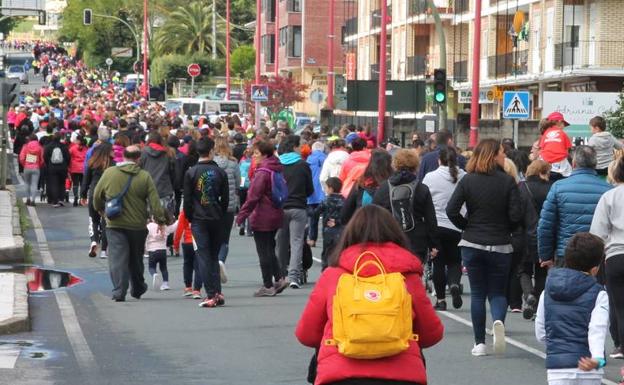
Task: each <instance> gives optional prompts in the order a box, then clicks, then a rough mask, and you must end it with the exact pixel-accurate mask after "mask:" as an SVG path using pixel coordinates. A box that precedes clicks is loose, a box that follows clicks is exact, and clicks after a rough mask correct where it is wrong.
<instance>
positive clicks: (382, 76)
mask: <svg viewBox="0 0 624 385" xmlns="http://www.w3.org/2000/svg"><path fill="white" fill-rule="evenodd" d="M387 24H388V6H387V0H381V36H380V37H379V45H380V47H379V92H378V94H379V102H378V105H377V110H378V113H377V143H381V142H383V139H384V134H385V132H384V131H385V118H386V44H387V35H386V33H387V32H386V25H387Z"/></svg>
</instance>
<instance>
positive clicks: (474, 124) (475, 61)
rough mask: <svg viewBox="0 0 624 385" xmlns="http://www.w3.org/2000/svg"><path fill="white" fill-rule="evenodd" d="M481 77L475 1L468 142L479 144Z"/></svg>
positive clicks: (478, 17)
mask: <svg viewBox="0 0 624 385" xmlns="http://www.w3.org/2000/svg"><path fill="white" fill-rule="evenodd" d="M480 76H481V1H480V0H477V1H475V17H474V45H473V48H472V98H471V100H470V141H469V143H468V145H469V146H470V147H475V146H476V145H477V143H478V142H479V81H480Z"/></svg>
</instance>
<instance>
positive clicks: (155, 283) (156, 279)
mask: <svg viewBox="0 0 624 385" xmlns="http://www.w3.org/2000/svg"><path fill="white" fill-rule="evenodd" d="M162 284H163V281H162V277H161V276H160V274H158V273H156V274H154V275H153V276H152V289H154V290H158V288H159V287H160V286H161V285H162Z"/></svg>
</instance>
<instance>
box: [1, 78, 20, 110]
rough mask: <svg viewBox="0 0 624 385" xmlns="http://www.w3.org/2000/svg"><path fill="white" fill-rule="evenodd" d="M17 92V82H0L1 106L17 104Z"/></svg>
mask: <svg viewBox="0 0 624 385" xmlns="http://www.w3.org/2000/svg"><path fill="white" fill-rule="evenodd" d="M19 92H20V90H19V83H18V82H13V81H4V82H2V83H0V102H2V105H3V106H11V105H13V104H17V100H18V96H19Z"/></svg>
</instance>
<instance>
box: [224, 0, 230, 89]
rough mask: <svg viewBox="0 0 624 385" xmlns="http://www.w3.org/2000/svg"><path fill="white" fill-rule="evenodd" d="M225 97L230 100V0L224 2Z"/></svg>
mask: <svg viewBox="0 0 624 385" xmlns="http://www.w3.org/2000/svg"><path fill="white" fill-rule="evenodd" d="M225 99H226V100H230V0H226V2H225Z"/></svg>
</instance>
